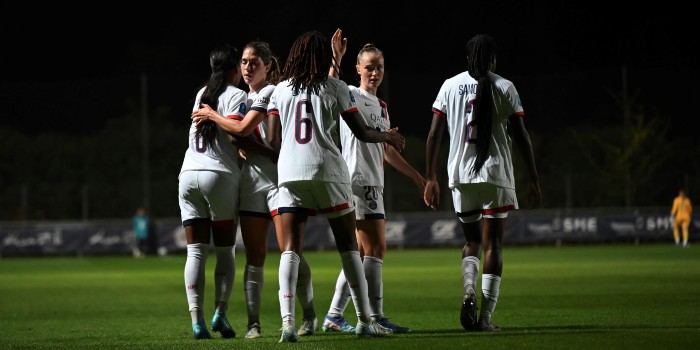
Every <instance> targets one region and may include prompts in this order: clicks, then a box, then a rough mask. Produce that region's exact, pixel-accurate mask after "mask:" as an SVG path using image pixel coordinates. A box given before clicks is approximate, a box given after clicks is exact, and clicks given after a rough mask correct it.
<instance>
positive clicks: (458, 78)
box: [442, 71, 474, 86]
mask: <svg viewBox="0 0 700 350" xmlns="http://www.w3.org/2000/svg"><path fill="white" fill-rule="evenodd" d="M473 80H474V78H472V77H471V76H470V75H469V73H468V72H467V71H464V72H461V73H458V74H455V75H453V76H451V77H449V78H447V79H445V81H444V82H443V83H442V85H443V86H454V85H462V84H464V83H468V82H470V81H473Z"/></svg>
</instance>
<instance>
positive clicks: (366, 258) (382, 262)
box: [363, 255, 384, 265]
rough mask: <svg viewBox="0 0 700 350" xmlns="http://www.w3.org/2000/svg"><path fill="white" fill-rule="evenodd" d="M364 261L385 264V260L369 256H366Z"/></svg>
mask: <svg viewBox="0 0 700 350" xmlns="http://www.w3.org/2000/svg"><path fill="white" fill-rule="evenodd" d="M363 259H364V260H365V261H373V262H376V263H377V264H380V265H381V264H384V260H382V259H379V258H377V257H375V256H368V255H365V257H364V258H363Z"/></svg>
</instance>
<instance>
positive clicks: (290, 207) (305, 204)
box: [277, 180, 355, 218]
mask: <svg viewBox="0 0 700 350" xmlns="http://www.w3.org/2000/svg"><path fill="white" fill-rule="evenodd" d="M300 209H302V210H304V209H307V214H308V215H315V211H316V210H318V211H319V212H321V214H324V215H325V216H326V217H327V218H336V217H339V216H343V215H345V214H347V213H350V212H352V211H353V210H355V206H354V204H353V202H352V188H351V187H350V184H340V183H335V182H325V181H316V180H305V181H290V182H285V183H283V184H281V185H279V198H278V201H277V210H278V212H279V213H280V214H282V213H293V212H299V210H300Z"/></svg>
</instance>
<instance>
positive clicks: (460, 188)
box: [423, 34, 542, 332]
mask: <svg viewBox="0 0 700 350" xmlns="http://www.w3.org/2000/svg"><path fill="white" fill-rule="evenodd" d="M495 70H496V42H495V40H494V39H493V38H492V37H491V36H488V35H484V34H479V35H476V36H474V37H473V38H472V39H470V40H469V42H468V43H467V71H466V72H462V73H460V74H457V75H456V76H454V77H452V78H450V79H447V80H445V82H444V83H443V84H442V87H441V88H440V92H439V93H438V95H437V98H436V99H435V102H434V103H433V121H432V125H431V128H430V133H429V134H428V140H427V143H426V168H427V169H426V176H425V178H426V179H427V181H428V182H427V184H426V186H425V194H424V196H423V197H424V198H423V199H424V200H425V204H426V205H427V206H429V207H431V208H433V209H434V208H435V206H436V205H437V204H438V203H439V202H440V186H439V185H438V182H437V179H436V178H437V174H436V172H435V167H436V164H437V158H438V152H439V150H440V143H441V142H442V135H443V133H444V129H445V125H447V127H448V131H449V135H450V151H449V155H448V160H447V173H448V177H449V187H450V189H452V201H453V203H454V208H455V212H456V214H457V218H458V219H459V221H460V222H461V223H462V229H463V231H464V237H465V239H466V244H465V245H464V247H463V248H462V281H463V286H464V297H463V300H462V309H461V312H460V322H461V324H462V326H463V327H464V328H465V329H467V330H481V331H496V332H497V331H500V330H501V329H500V327H498V326H496V325H495V324H493V323H492V322H491V316H492V314H493V312H494V310H495V309H496V302H497V300H498V294H499V286H500V282H501V272H502V270H503V261H502V258H501V241H502V239H503V230H504V227H505V224H506V218H507V217H508V211H510V210H515V209H518V200H517V197H516V193H515V180H514V177H513V162H512V159H511V143H512V141H511V138H512V139H513V140H515V142H516V144H517V146H518V150H520V152H521V154H522V156H523V158H524V161H525V165H526V166H527V171H528V174H529V182H528V199H529V202H530V204H531V205H533V206H538V205H539V204H540V203H541V200H542V191H541V189H540V182H539V176H538V174H537V168H536V166H535V157H534V155H533V151H532V144H531V142H530V136H529V135H528V133H527V131H526V130H525V124H524V123H523V115H524V112H523V106H522V103H521V102H520V96H519V95H518V92H517V91H516V90H515V86H514V85H513V83H512V82H510V81H509V80H507V79H505V78H503V77H501V76H499V75H497V74H495V73H494V71H495ZM482 244H483V246H482ZM482 250H483V252H484V255H485V257H484V270H483V275H482V276H481V292H482V297H481V312H480V315H479V319H478V320H477V315H476V310H477V306H476V304H477V300H476V299H477V297H476V292H475V290H476V286H477V278H478V277H479V263H480V261H479V260H480V258H481V251H482Z"/></svg>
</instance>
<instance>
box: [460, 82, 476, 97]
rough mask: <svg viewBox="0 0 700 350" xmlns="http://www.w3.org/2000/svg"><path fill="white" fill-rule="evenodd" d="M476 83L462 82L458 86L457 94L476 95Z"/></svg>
mask: <svg viewBox="0 0 700 350" xmlns="http://www.w3.org/2000/svg"><path fill="white" fill-rule="evenodd" d="M477 85H478V84H464V85H460V86H459V95H460V96H461V95H464V94H472V95H476V86H477Z"/></svg>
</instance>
